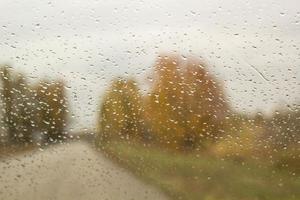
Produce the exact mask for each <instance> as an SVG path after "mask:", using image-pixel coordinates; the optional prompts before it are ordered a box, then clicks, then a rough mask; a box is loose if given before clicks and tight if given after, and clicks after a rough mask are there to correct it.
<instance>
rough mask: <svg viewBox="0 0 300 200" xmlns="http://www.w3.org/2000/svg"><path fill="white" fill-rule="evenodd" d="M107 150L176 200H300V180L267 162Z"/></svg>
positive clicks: (134, 148) (120, 146)
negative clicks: (266, 163) (245, 161)
mask: <svg viewBox="0 0 300 200" xmlns="http://www.w3.org/2000/svg"><path fill="white" fill-rule="evenodd" d="M103 150H104V151H105V152H106V153H107V154H108V156H110V157H111V158H113V159H114V160H116V161H117V162H119V163H120V164H121V165H123V166H124V167H126V168H128V169H129V170H131V171H132V173H134V174H135V175H137V176H138V177H140V178H143V179H144V180H145V181H147V182H150V183H152V184H154V185H156V186H158V187H159V188H160V189H161V190H162V191H164V192H165V193H166V194H168V195H169V196H170V197H172V199H182V200H201V199H203V200H217V199H218V200H219V199H222V200H292V199H293V200H299V199H300V177H299V175H297V174H295V173H294V172H288V171H279V170H276V169H274V168H272V167H270V166H267V165H265V164H263V163H260V164H259V163H248V162H247V163H244V162H237V161H232V160H224V159H217V158H212V156H208V155H202V154H195V153H175V152H168V151H166V150H163V149H159V148H154V147H149V146H148V147H147V146H143V145H141V144H126V143H122V142H114V143H110V144H109V145H105V146H104V147H103Z"/></svg>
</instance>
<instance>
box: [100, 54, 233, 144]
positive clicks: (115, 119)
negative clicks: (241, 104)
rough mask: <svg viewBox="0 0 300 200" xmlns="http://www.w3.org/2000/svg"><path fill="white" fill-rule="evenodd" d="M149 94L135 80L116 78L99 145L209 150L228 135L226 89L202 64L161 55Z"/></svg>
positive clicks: (107, 99) (105, 106)
mask: <svg viewBox="0 0 300 200" xmlns="http://www.w3.org/2000/svg"><path fill="white" fill-rule="evenodd" d="M150 80H152V84H151V86H150V89H149V93H147V94H142V93H141V92H140V88H139V87H138V85H137V82H136V81H134V80H133V79H125V78H118V79H115V80H114V81H113V83H112V85H111V87H110V88H109V89H108V91H107V92H106V94H105V97H104V99H103V102H102V105H101V108H100V110H101V112H100V117H99V140H100V141H110V140H112V139H115V138H122V139H127V140H132V139H138V140H143V141H145V140H147V141H149V140H151V141H153V142H156V143H158V144H161V145H164V146H168V147H170V148H175V149H187V148H200V147H201V148H203V147H204V148H205V147H206V146H207V145H208V144H210V143H212V142H214V141H215V140H216V139H217V138H218V137H219V136H220V135H222V134H223V133H224V119H225V116H226V113H227V112H228V109H229V105H228V104H227V101H226V98H225V94H224V91H223V88H222V85H221V84H220V83H219V82H218V81H217V79H216V78H215V77H214V76H213V75H212V74H211V73H209V72H208V70H207V68H206V66H205V64H203V63H202V62H201V61H199V60H197V59H181V58H180V57H179V56H173V55H171V56H167V55H166V56H160V57H159V58H158V59H157V61H156V63H155V66H154V72H153V75H152V77H151V78H150Z"/></svg>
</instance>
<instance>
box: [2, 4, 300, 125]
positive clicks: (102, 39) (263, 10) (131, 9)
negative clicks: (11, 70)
mask: <svg viewBox="0 0 300 200" xmlns="http://www.w3.org/2000/svg"><path fill="white" fill-rule="evenodd" d="M0 8H1V12H0V63H11V64H12V65H13V67H15V68H18V69H21V71H24V72H26V73H27V74H28V75H30V76H31V77H32V78H33V79H35V77H42V76H50V77H53V76H59V77H63V78H65V79H66V80H67V83H68V86H69V87H70V89H69V94H70V96H71V97H70V101H71V103H72V110H73V112H74V123H75V124H76V126H77V127H89V126H91V125H93V124H94V122H95V119H96V116H97V113H96V109H97V108H98V107H97V104H98V103H99V102H100V97H101V94H102V93H103V91H104V89H105V88H106V87H107V83H109V81H110V80H111V79H112V78H113V77H116V76H118V75H133V76H135V77H137V78H138V79H139V80H140V81H141V83H143V80H144V79H145V78H146V75H147V74H149V73H150V71H151V66H152V65H153V63H154V60H155V58H156V56H157V55H158V54H159V53H160V52H171V51H177V52H178V53H180V54H184V55H192V56H197V57H200V56H201V57H202V59H204V60H206V61H207V62H208V63H210V65H211V68H210V70H211V71H213V72H214V73H215V74H217V76H218V77H219V78H220V79H222V80H223V81H224V82H225V86H226V91H227V93H228V96H229V99H230V100H231V103H232V105H233V106H234V107H235V108H236V109H239V110H246V111H256V110H263V111H269V110H270V109H272V108H274V106H276V105H278V104H292V103H297V102H298V103H299V102H300V77H299V74H300V50H299V48H300V2H299V1H298V0H286V1H276V0H273V1H272V0H265V1H262V0H251V1H240V0H226V1H224V0H207V1H201V0H177V1H174V0H152V1H137V0H122V1H114V0H110V1H104V0H95V1H89V0H76V1H71V0H64V1H61V0H56V1H52V0H48V1H43V0H26V1H23V0H18V1H17V0H1V1H0ZM261 74H262V75H263V76H262V75H261Z"/></svg>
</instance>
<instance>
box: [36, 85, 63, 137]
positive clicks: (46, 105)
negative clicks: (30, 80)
mask: <svg viewBox="0 0 300 200" xmlns="http://www.w3.org/2000/svg"><path fill="white" fill-rule="evenodd" d="M34 90H35V92H36V100H37V112H36V117H37V121H38V123H37V124H38V125H37V126H38V130H39V131H41V132H42V133H43V135H44V139H45V141H46V142H56V141H58V140H63V139H64V134H65V127H66V122H67V113H68V108H67V100H66V91H65V85H64V83H63V82H62V81H56V82H48V81H41V82H40V83H39V84H38V85H37V86H36V87H35V89H34Z"/></svg>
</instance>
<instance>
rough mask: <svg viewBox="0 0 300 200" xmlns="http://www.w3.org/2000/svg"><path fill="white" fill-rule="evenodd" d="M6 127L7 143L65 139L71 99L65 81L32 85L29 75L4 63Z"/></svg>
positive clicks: (0, 75)
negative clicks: (67, 97)
mask: <svg viewBox="0 0 300 200" xmlns="http://www.w3.org/2000/svg"><path fill="white" fill-rule="evenodd" d="M0 82H1V103H2V108H3V109H2V115H1V117H2V120H1V121H2V124H3V125H2V129H4V132H5V133H6V136H7V137H6V138H7V142H8V143H11V144H20V143H29V142H32V141H33V140H39V141H41V142H43V143H44V142H51V141H53V142H54V141H57V140H62V139H63V138H64V132H65V127H66V122H67V112H68V108H67V100H66V91H65V86H64V83H63V82H62V81H51V82H50V81H46V80H41V81H39V82H38V83H37V84H30V83H29V81H28V80H27V78H26V76H25V75H23V74H21V73H17V72H15V71H13V70H12V69H11V68H10V67H8V66H4V67H1V69H0Z"/></svg>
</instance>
